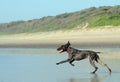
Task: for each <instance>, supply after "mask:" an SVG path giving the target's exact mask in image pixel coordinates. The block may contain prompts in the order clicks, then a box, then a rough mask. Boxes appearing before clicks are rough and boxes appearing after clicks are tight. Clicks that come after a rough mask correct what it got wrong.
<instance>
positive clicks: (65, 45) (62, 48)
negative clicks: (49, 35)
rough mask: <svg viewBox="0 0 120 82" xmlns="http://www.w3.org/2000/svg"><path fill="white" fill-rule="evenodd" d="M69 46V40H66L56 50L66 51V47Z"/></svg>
mask: <svg viewBox="0 0 120 82" xmlns="http://www.w3.org/2000/svg"><path fill="white" fill-rule="evenodd" d="M69 46H70V42H69V41H68V42H67V43H66V44H64V45H61V46H60V47H59V48H58V49H57V51H59V52H60V53H62V52H65V51H67V49H68V47H69Z"/></svg>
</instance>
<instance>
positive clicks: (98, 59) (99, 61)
mask: <svg viewBox="0 0 120 82" xmlns="http://www.w3.org/2000/svg"><path fill="white" fill-rule="evenodd" d="M96 62H98V63H99V64H100V65H102V66H105V67H107V69H108V70H109V72H110V73H111V72H112V71H111V69H110V68H109V67H108V66H107V64H104V63H103V62H102V61H101V60H100V58H97V60H96Z"/></svg>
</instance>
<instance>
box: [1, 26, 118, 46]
mask: <svg viewBox="0 0 120 82" xmlns="http://www.w3.org/2000/svg"><path fill="white" fill-rule="evenodd" d="M67 41H70V42H71V43H72V44H73V45H76V46H78V45H82V46H92V45H99V46H100V45H108V46H109V45H120V28H111V29H108V28H106V29H105V28H104V29H91V30H88V29H83V30H71V31H53V32H43V33H42V32H41V33H30V34H28V33H23V34H14V35H1V36H0V46H1V47H5V46H6V47H7V46H21V47H22V46H38V47H40V46H41V45H42V46H44V45H46V46H47V45H48V46H50V45H56V44H63V43H65V42H67Z"/></svg>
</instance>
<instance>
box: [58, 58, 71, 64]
mask: <svg viewBox="0 0 120 82" xmlns="http://www.w3.org/2000/svg"><path fill="white" fill-rule="evenodd" d="M69 61H70V59H67V60H63V61H60V62H58V63H56V65H59V64H62V63H66V62H69Z"/></svg>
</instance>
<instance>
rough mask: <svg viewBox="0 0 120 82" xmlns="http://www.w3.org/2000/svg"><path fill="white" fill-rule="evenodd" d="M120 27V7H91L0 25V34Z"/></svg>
mask: <svg viewBox="0 0 120 82" xmlns="http://www.w3.org/2000/svg"><path fill="white" fill-rule="evenodd" d="M99 26H120V5H118V6H102V7H99V8H96V7H91V8H88V9H84V10H81V11H77V12H72V13H64V14H60V15H57V16H47V17H43V18H40V19H33V20H28V21H15V22H10V23H3V24H0V34H11V33H12V34H13V33H26V32H27V33H31V32H40V31H42V32H43V31H54V30H71V29H81V28H95V27H97V28H99Z"/></svg>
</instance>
